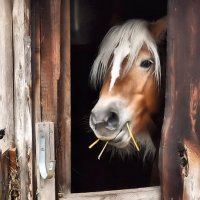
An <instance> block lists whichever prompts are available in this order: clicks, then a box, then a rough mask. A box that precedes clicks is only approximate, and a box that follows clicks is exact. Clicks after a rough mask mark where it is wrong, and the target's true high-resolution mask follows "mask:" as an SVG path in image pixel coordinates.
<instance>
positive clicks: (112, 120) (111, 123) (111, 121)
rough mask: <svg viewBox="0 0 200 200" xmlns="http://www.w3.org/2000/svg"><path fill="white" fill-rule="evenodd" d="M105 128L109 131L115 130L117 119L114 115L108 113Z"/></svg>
mask: <svg viewBox="0 0 200 200" xmlns="http://www.w3.org/2000/svg"><path fill="white" fill-rule="evenodd" d="M106 122H107V125H106V128H107V129H109V130H115V129H116V128H117V127H118V124H119V117H118V115H117V114H116V113H114V112H110V113H109V115H108V118H107V121H106Z"/></svg>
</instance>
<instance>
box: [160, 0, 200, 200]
mask: <svg viewBox="0 0 200 200" xmlns="http://www.w3.org/2000/svg"><path fill="white" fill-rule="evenodd" d="M199 10H200V2H199V1H194V0H182V1H179V0H170V1H169V9H168V17H169V24H168V51H167V53H168V66H167V74H166V76H167V77H166V78H167V84H166V85H167V88H166V109H165V119H164V128H163V138H162V143H161V152H162V158H161V174H162V182H161V185H162V193H163V198H164V199H184V200H185V199H199V198H200V192H199V187H200V172H199V166H200V158H199V156H197V155H199V153H200V151H199V149H200V148H199V147H200V117H199V116H200V103H199V102H200V95H199V91H200V67H199V66H200V56H199V55H200V45H199V44H200V37H199V36H200V26H199V24H200V12H199ZM180 145H181V146H182V150H184V149H185V150H186V151H183V153H180ZM183 155H184V156H183ZM184 157H185V158H186V160H185V161H184V162H183V158H184Z"/></svg>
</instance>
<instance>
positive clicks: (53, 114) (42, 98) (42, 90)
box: [33, 0, 60, 200]
mask: <svg viewBox="0 0 200 200" xmlns="http://www.w3.org/2000/svg"><path fill="white" fill-rule="evenodd" d="M33 6H36V7H34V9H35V8H37V9H35V20H36V21H35V35H34V44H35V45H36V46H35V57H34V58H35V63H34V67H33V68H34V122H35V123H37V122H42V121H50V122H54V123H55V125H56V126H55V133H57V103H58V102H57V98H58V96H57V95H58V94H57V93H58V91H57V87H58V83H57V82H58V79H59V76H60V0H50V1H48V0H44V1H39V0H38V1H36V2H35V4H33ZM34 132H35V131H34ZM35 133H36V132H35ZM37 138H38V136H37V135H35V139H37ZM36 156H38V155H36ZM36 160H37V159H36ZM37 167H38V163H36V177H37V178H36V179H37V191H36V192H37V197H38V198H39V199H41V200H46V199H49V200H54V199H55V198H56V194H55V177H53V178H51V179H46V180H42V179H41V177H40V174H39V170H38V169H37ZM49 191H51V192H49Z"/></svg>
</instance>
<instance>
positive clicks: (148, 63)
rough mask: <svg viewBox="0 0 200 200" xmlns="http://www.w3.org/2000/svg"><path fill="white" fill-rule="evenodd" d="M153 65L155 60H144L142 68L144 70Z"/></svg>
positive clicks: (141, 64)
mask: <svg viewBox="0 0 200 200" xmlns="http://www.w3.org/2000/svg"><path fill="white" fill-rule="evenodd" d="M152 64H153V60H143V61H142V62H141V63H140V66H141V67H143V68H149V67H150V66H151V65H152Z"/></svg>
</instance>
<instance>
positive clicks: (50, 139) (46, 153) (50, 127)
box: [36, 122, 56, 179]
mask: <svg viewBox="0 0 200 200" xmlns="http://www.w3.org/2000/svg"><path fill="white" fill-rule="evenodd" d="M36 134H37V138H38V141H37V142H38V144H37V146H38V147H37V153H38V155H37V156H38V163H39V172H40V176H41V177H42V178H43V179H50V178H52V177H53V176H54V175H55V164H56V162H55V150H54V123H53V122H40V123H36Z"/></svg>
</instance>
